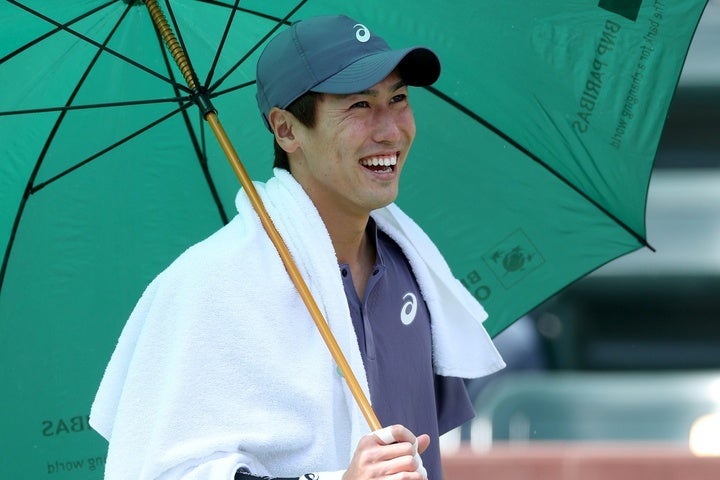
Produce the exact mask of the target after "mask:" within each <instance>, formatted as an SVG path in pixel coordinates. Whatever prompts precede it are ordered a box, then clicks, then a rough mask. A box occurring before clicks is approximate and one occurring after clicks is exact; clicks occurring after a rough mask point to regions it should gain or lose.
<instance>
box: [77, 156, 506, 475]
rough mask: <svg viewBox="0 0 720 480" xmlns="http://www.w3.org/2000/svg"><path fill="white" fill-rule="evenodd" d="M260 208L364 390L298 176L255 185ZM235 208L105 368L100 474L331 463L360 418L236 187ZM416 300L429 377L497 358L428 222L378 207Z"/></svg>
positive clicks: (99, 403) (328, 259) (338, 286)
mask: <svg viewBox="0 0 720 480" xmlns="http://www.w3.org/2000/svg"><path fill="white" fill-rule="evenodd" d="M256 187H257V189H258V192H259V193H260V195H261V197H262V199H263V202H264V204H265V207H266V209H267V210H268V212H269V214H270V215H271V217H272V218H273V221H274V223H275V226H276V228H277V229H278V231H279V232H280V234H281V235H282V237H283V239H284V240H285V242H286V244H287V246H288V248H289V249H290V252H291V253H292V255H293V258H294V260H295V262H296V264H297V266H298V268H299V269H300V271H301V273H302V274H303V277H304V279H305V281H306V282H307V284H308V287H309V288H310V290H311V292H312V293H313V296H314V298H315V300H316V302H317V303H318V305H319V307H320V309H321V311H322V312H323V315H324V316H325V319H326V320H327V321H328V323H329V325H330V328H331V330H332V331H333V334H334V336H335V338H336V340H337V341H338V344H339V345H340V348H341V349H342V351H343V352H344V354H345V356H346V357H347V360H348V362H349V364H350V366H351V368H352V369H353V372H354V373H355V375H356V376H357V378H358V381H359V382H360V384H361V385H362V387H363V389H364V391H365V393H366V395H369V394H368V387H367V380H366V377H365V372H364V369H363V367H362V359H361V357H360V352H359V349H358V344H357V340H356V338H355V334H354V330H353V326H352V322H351V319H350V314H349V310H348V306H347V301H346V298H345V294H344V289H343V285H342V280H341V278H340V273H339V269H338V264H337V259H336V257H335V255H334V253H333V249H332V244H331V241H330V237H329V235H328V233H327V230H326V229H325V227H324V225H323V223H322V221H321V219H320V216H319V215H318V213H317V211H316V209H315V208H314V206H313V204H312V203H311V201H310V199H309V198H308V197H307V196H306V195H305V193H304V192H303V190H302V188H301V187H300V185H298V184H297V182H296V181H295V180H294V179H293V178H292V176H290V175H289V174H288V173H287V172H285V171H282V170H276V172H275V177H274V178H272V179H271V180H270V181H268V182H267V183H266V184H261V183H258V184H256ZM236 205H237V208H238V215H237V217H235V218H234V219H233V220H232V221H231V222H230V223H229V224H228V225H227V226H226V227H224V228H222V229H221V230H219V231H218V232H217V233H215V234H214V235H212V236H211V237H210V238H208V239H207V240H205V241H203V242H201V243H199V244H197V245H195V246H193V247H191V248H190V249H188V250H187V251H186V252H185V253H184V254H183V255H181V256H180V258H178V260H176V261H175V262H174V263H173V264H172V265H171V266H170V267H168V268H167V269H166V270H165V271H164V272H162V273H161V274H160V275H158V277H157V278H156V279H155V280H154V281H153V282H152V283H151V284H150V285H149V286H148V288H147V289H146V291H145V292H144V294H143V296H142V298H141V299H140V301H139V302H138V304H137V306H136V307H135V310H134V311H133V313H132V315H131V316H130V319H129V320H128V323H127V324H126V326H125V328H124V330H123V332H122V335H121V336H120V339H119V341H118V345H117V348H116V350H115V352H114V353H113V356H112V358H111V361H110V363H109V364H108V367H107V370H106V372H105V376H104V378H103V380H102V383H101V385H100V388H99V390H98V393H97V397H96V399H95V402H94V404H93V407H92V411H91V419H90V421H91V424H92V426H93V427H94V428H95V429H96V430H97V431H98V432H100V433H101V434H102V435H103V436H104V437H105V438H107V439H108V440H109V441H110V447H109V451H108V459H107V464H106V478H108V479H111V480H112V479H116V478H117V479H127V478H136V479H146V478H147V479H151V478H152V479H155V478H168V479H170V478H187V479H190V478H198V479H199V478H204V479H215V478H217V479H223V480H225V479H231V478H232V477H233V472H234V471H235V470H236V469H237V468H239V467H241V466H246V467H248V469H249V470H251V471H252V472H253V473H256V474H259V475H273V476H280V477H283V476H285V477H287V476H293V475H295V476H297V475H299V474H302V473H306V472H318V471H333V470H341V469H343V468H345V467H346V466H347V464H348V463H349V460H350V458H351V456H352V452H353V450H354V447H355V445H356V444H357V442H358V440H359V439H360V437H361V436H362V435H364V434H367V433H369V431H370V429H369V427H368V426H367V424H366V423H365V420H364V418H363V416H362V414H361V412H360V411H359V409H358V408H357V406H356V405H355V401H354V400H353V398H352V395H351V394H350V393H349V390H348V388H347V385H345V383H344V380H343V379H342V378H341V377H340V375H339V374H338V372H337V369H336V366H335V364H334V362H333V361H332V358H331V356H330V354H329V352H328V351H327V348H326V347H325V344H324V342H323V341H322V339H321V337H320V335H319V334H318V332H317V330H316V327H315V324H314V323H313V321H312V319H311V318H310V316H309V314H308V313H307V311H306V308H305V306H304V304H303V303H302V300H301V299H300V297H299V295H298V294H297V292H296V290H295V287H294V286H293V284H292V282H291V281H290V279H289V277H288V275H287V273H286V272H285V269H284V266H283V265H282V263H281V261H280V258H279V256H278V254H277V252H276V251H275V248H274V247H273V245H272V244H271V242H270V241H269V239H268V238H267V234H266V233H265V232H264V230H263V229H262V226H261V225H260V222H259V219H258V218H257V215H256V214H255V212H254V211H253V210H252V207H251V206H250V203H249V201H248V200H247V197H246V196H245V194H244V192H242V191H241V192H240V193H239V194H238V197H237V200H236ZM373 216H374V217H375V218H376V221H377V222H378V225H379V227H380V228H381V229H383V230H385V231H386V232H387V233H388V234H389V235H390V236H391V237H392V238H393V239H395V240H396V241H397V242H398V243H399V244H400V246H401V247H402V248H403V249H404V251H405V253H406V255H407V256H408V258H409V260H410V263H411V265H412V267H413V269H414V271H415V274H416V276H417V277H418V281H419V284H420V287H421V288H422V290H423V294H424V295H425V297H426V300H427V303H428V307H429V309H430V313H431V318H432V322H433V323H432V324H433V332H432V333H433V342H434V352H433V353H434V361H435V364H436V369H437V371H438V373H441V374H446V375H450V374H451V375H459V376H468V377H474V376H482V375H486V374H488V373H491V372H493V371H496V370H498V369H500V368H502V367H503V366H504V364H503V363H502V360H501V359H500V357H499V355H498V353H497V351H496V350H495V348H494V346H493V345H492V342H491V341H490V339H489V337H488V335H487V333H486V332H485V330H484V328H482V325H481V322H482V320H483V319H484V318H485V316H486V315H485V313H484V311H483V310H482V307H480V306H479V304H477V302H475V300H474V299H473V298H472V296H471V295H470V294H469V293H467V292H466V291H465V289H464V288H463V287H462V285H461V284H460V283H459V282H457V281H456V280H455V279H453V278H452V276H451V275H450V271H449V269H448V268H447V265H446V264H445V262H444V261H443V260H442V258H441V257H440V256H439V254H438V252H437V250H435V248H434V246H432V243H431V242H430V241H429V240H428V239H427V238H426V236H425V235H424V234H423V233H422V231H421V230H420V229H419V228H418V227H417V226H416V225H415V224H414V223H412V221H411V220H410V219H409V218H407V217H406V216H405V215H403V214H402V212H400V210H399V209H398V208H397V207H394V206H391V207H388V208H387V209H382V210H379V211H377V212H374V214H373Z"/></svg>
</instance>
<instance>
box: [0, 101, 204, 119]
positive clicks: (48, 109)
mask: <svg viewBox="0 0 720 480" xmlns="http://www.w3.org/2000/svg"><path fill="white" fill-rule="evenodd" d="M190 98H191V97H189V96H184V97H171V98H153V99H148V100H128V101H125V102H108V103H88V104H83V105H65V106H63V107H41V108H28V109H25V110H9V111H5V112H0V117H3V116H8V115H26V114H32V113H50V112H65V111H69V110H91V109H94V108H110V107H132V106H135V105H150V104H155V103H184V102H185V101H187V100H188V99H190Z"/></svg>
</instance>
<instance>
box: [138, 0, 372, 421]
mask: <svg viewBox="0 0 720 480" xmlns="http://www.w3.org/2000/svg"><path fill="white" fill-rule="evenodd" d="M145 5H146V6H147V8H148V10H149V12H150V16H151V17H152V19H153V23H154V24H155V27H156V28H157V29H158V31H159V32H160V34H161V35H162V37H163V40H164V41H165V44H166V45H167V47H168V49H169V50H170V53H171V55H172V56H173V59H174V60H175V62H176V63H177V65H178V67H179V68H180V71H181V72H182V74H183V77H185V81H186V82H187V84H188V87H190V88H191V89H192V90H193V91H197V85H196V84H195V75H194V74H193V72H192V68H191V67H190V62H189V61H188V59H187V56H186V55H185V52H184V51H183V49H182V46H181V45H180V43H179V42H178V41H177V39H176V38H175V35H174V34H173V32H172V29H171V28H170V26H169V25H168V22H167V20H166V19H165V15H164V14H163V12H162V10H160V7H159V6H158V5H157V1H156V0H145ZM205 120H206V121H207V122H208V123H209V124H210V128H212V131H213V133H214V134H215V137H216V138H217V140H218V142H219V143H220V147H221V148H222V150H223V152H225V155H226V156H227V158H228V161H229V162H230V165H231V166H232V168H233V170H234V171H235V174H236V175H237V177H238V179H239V180H240V184H241V185H242V187H243V188H244V189H245V192H246V194H247V196H248V198H249V199H250V203H251V204H252V206H253V208H254V209H255V212H256V213H257V214H258V216H259V217H260V222H261V223H262V225H263V228H265V231H266V232H267V234H268V236H269V237H270V240H271V241H272V243H273V245H274V246H275V248H276V249H277V251H278V253H279V254H280V258H281V259H282V262H283V264H284V265H285V269H286V270H287V272H288V274H289V275H290V279H291V280H292V282H293V284H294V285H295V288H297V290H298V292H299V293H300V297H301V298H302V300H303V302H304V303H305V306H306V307H307V309H308V312H309V313H310V316H311V317H312V319H313V321H314V322H315V325H316V326H317V329H318V331H319V332H320V335H321V336H322V338H323V340H324V341H325V345H327V347H328V349H329V350H330V354H331V355H332V357H333V359H334V360H335V362H336V363H337V365H338V367H339V368H340V372H341V373H342V375H343V377H344V378H345V381H346V382H347V385H348V387H349V388H350V392H351V393H352V395H353V397H354V398H355V402H356V403H357V405H358V406H359V407H360V410H361V411H362V413H363V415H364V416H365V420H366V421H367V423H368V425H369V426H370V429H371V430H373V431H375V430H379V429H381V428H382V425H380V421H379V420H378V418H377V416H376V415H375V412H374V411H373V409H372V406H371V405H370V401H369V400H368V398H367V396H366V395H365V392H363V390H362V388H361V387H360V383H359V382H358V380H357V377H355V374H354V373H353V371H352V369H351V368H350V364H348V362H347V359H346V358H345V355H344V354H343V352H342V350H341V349H340V346H339V345H338V343H337V340H335V337H334V336H333V334H332V331H331V330H330V327H329V325H328V323H327V321H326V320H325V318H324V317H323V315H322V312H321V311H320V309H319V308H318V306H317V303H316V302H315V299H314V298H313V296H312V293H311V292H310V289H309V288H308V286H307V284H306V283H305V280H304V279H303V278H302V275H301V274H300V271H299V270H298V268H297V265H296V264H295V262H294V261H293V259H292V255H291V254H290V250H289V249H288V247H287V245H286V244H285V242H284V240H283V239H282V237H281V236H280V233H279V232H278V231H277V229H276V228H275V225H274V224H273V222H272V219H271V218H270V215H269V214H268V212H267V210H266V209H265V205H264V204H263V202H262V199H261V198H260V195H259V194H258V192H257V190H256V189H255V185H253V183H252V180H251V179H250V176H249V175H248V173H247V170H246V169H245V167H244V165H243V164H242V162H241V161H240V157H239V156H238V154H237V152H236V151H235V148H234V147H233V145H232V143H231V142H230V139H229V138H228V136H227V133H226V132H225V129H224V128H223V126H222V124H221V123H220V120H219V119H218V117H217V114H216V113H215V111H208V112H205Z"/></svg>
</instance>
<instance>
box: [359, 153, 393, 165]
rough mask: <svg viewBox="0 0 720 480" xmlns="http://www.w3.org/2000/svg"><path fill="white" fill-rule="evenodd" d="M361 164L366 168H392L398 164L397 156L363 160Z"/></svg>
mask: <svg viewBox="0 0 720 480" xmlns="http://www.w3.org/2000/svg"><path fill="white" fill-rule="evenodd" d="M360 164H361V165H364V166H366V167H390V166H393V165H396V164H397V155H382V156H376V157H370V158H363V159H362V160H360Z"/></svg>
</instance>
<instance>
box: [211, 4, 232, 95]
mask: <svg viewBox="0 0 720 480" xmlns="http://www.w3.org/2000/svg"><path fill="white" fill-rule="evenodd" d="M239 4H240V0H235V4H234V5H233V7H232V8H231V9H230V15H229V16H228V20H227V22H226V23H225V30H224V31H223V34H222V38H221V39H220V44H219V45H218V48H217V50H216V51H215V56H214V58H213V61H212V64H211V65H210V69H209V70H208V74H207V77H206V78H205V83H204V84H203V85H209V84H210V82H211V81H212V77H213V75H215V69H216V68H217V64H218V61H219V60H220V54H221V53H222V50H223V48H225V42H226V41H227V37H228V34H229V33H230V27H231V26H232V23H233V20H234V19H235V13H236V12H237V10H238V5H239Z"/></svg>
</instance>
